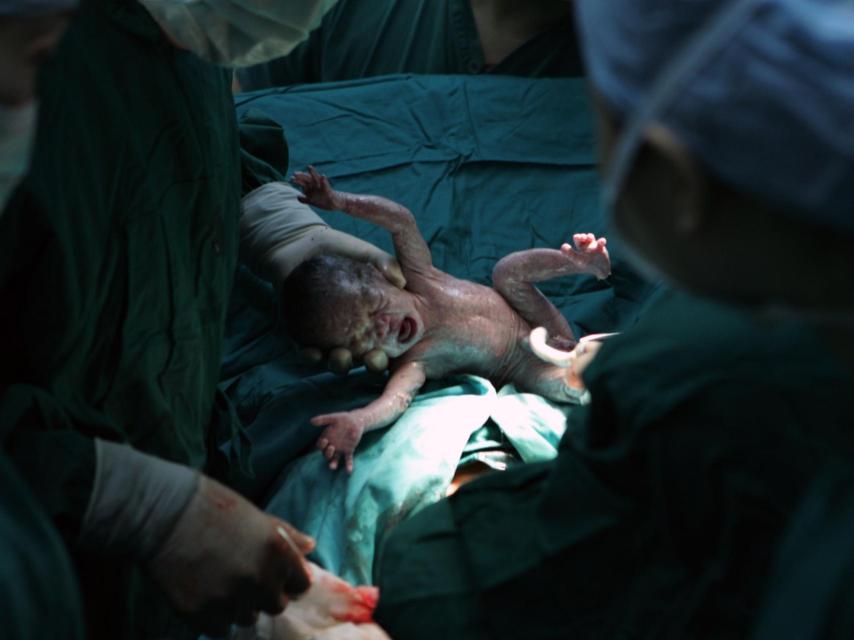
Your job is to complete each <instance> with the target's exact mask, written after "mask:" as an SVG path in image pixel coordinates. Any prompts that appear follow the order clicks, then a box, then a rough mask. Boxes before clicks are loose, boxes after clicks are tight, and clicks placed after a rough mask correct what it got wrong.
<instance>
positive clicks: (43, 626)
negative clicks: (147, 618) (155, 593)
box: [0, 0, 83, 640]
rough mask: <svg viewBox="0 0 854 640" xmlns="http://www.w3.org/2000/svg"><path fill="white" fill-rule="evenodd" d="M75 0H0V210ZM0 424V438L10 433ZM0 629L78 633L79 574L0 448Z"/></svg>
mask: <svg viewBox="0 0 854 640" xmlns="http://www.w3.org/2000/svg"><path fill="white" fill-rule="evenodd" d="M76 4H77V3H76V2H75V1H74V0H4V1H3V2H0V211H2V209H3V207H4V206H5V203H6V200H7V198H8V196H9V194H10V193H11V191H12V190H13V189H14V187H15V185H17V183H18V182H19V181H20V179H21V178H22V177H23V174H24V172H25V171H26V169H27V166H28V164H29V160H30V150H31V147H32V142H33V138H34V136H35V125H36V113H37V109H38V107H37V103H36V101H35V83H36V75H37V73H38V70H39V67H40V66H41V63H42V61H43V60H44V59H45V58H47V57H48V56H49V55H50V54H51V52H52V50H53V48H54V46H55V45H56V42H57V40H58V39H59V38H60V37H61V35H62V32H63V31H64V30H65V28H66V26H67V24H68V19H69V16H70V13H71V11H73V9H74V7H75V5H76ZM8 427H9V425H8V424H5V423H0V442H4V441H5V438H6V435H7V433H8ZM0 487H2V491H0V635H2V636H3V637H4V638H8V639H9V640H25V639H26V640H36V639H37V638H45V637H53V638H59V637H62V638H69V639H70V640H76V639H78V638H83V615H82V608H81V606H80V594H79V591H78V587H77V580H76V578H75V576H74V570H73V568H72V565H71V559H70V558H69V557H68V554H67V552H66V551H65V547H64V545H63V543H62V539H61V538H60V536H59V534H58V532H57V531H56V530H55V528H54V526H53V524H52V523H51V522H50V519H49V518H48V517H47V515H46V514H45V513H44V512H43V510H42V509H41V508H40V506H39V505H38V502H37V500H36V498H35V496H33V494H32V493H31V491H30V489H29V488H28V487H27V485H26V484H25V483H24V482H23V480H22V479H21V477H20V475H19V474H18V473H17V471H16V470H15V468H14V466H13V464H12V462H11V461H10V460H9V458H8V457H7V456H6V455H5V453H4V452H3V451H0Z"/></svg>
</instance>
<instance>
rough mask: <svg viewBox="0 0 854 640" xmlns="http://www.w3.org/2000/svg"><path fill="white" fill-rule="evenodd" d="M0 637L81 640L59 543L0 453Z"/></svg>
mask: <svg viewBox="0 0 854 640" xmlns="http://www.w3.org/2000/svg"><path fill="white" fill-rule="evenodd" d="M0 487H2V488H3V490H2V491H0V637H3V638H6V639H7V640H39V639H40V638H66V639H67V640H82V638H83V610H82V607H81V605H80V593H79V590H78V588H77V579H76V577H75V575H74V570H73V568H72V566H71V559H70V558H69V557H68V553H67V551H66V550H65V545H64V544H63V542H62V539H61V538H60V537H59V534H58V533H57V532H56V530H55V529H54V527H53V525H52V524H51V523H50V521H49V520H48V519H47V517H46V516H45V515H44V513H43V512H42V510H41V509H40V508H39V506H38V504H37V501H36V499H35V497H34V496H33V495H32V494H31V493H30V490H29V489H28V488H27V486H26V485H25V484H24V482H23V481H22V480H21V478H20V476H19V475H18V473H17V471H16V470H15V468H14V467H13V465H12V463H11V462H10V461H9V459H8V458H7V457H6V456H5V455H3V454H2V453H0Z"/></svg>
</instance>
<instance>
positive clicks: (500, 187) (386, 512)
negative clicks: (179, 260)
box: [221, 76, 654, 582]
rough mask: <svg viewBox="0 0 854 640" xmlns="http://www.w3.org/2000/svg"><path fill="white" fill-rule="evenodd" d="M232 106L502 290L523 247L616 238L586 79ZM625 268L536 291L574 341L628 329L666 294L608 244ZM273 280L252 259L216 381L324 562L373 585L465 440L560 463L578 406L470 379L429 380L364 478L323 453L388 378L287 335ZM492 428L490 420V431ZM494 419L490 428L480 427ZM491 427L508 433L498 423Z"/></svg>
mask: <svg viewBox="0 0 854 640" xmlns="http://www.w3.org/2000/svg"><path fill="white" fill-rule="evenodd" d="M235 102H236V107H237V113H238V118H246V117H264V118H269V119H272V120H273V121H275V122H277V123H279V124H281V126H282V128H283V130H284V132H285V135H286V137H287V141H288V147H289V149H288V150H289V157H290V166H289V168H288V172H289V173H292V172H293V171H295V170H299V169H302V168H304V167H305V166H307V165H309V164H312V165H314V166H316V167H317V168H318V169H319V170H320V171H322V172H323V173H325V174H327V175H328V176H329V177H330V179H331V180H332V182H333V184H334V185H335V187H336V188H338V189H341V190H346V191H352V192H360V193H372V194H378V195H382V196H385V197H387V198H390V199H392V200H396V201H398V202H400V203H402V204H404V205H405V206H407V207H408V208H409V209H410V210H411V211H412V212H413V213H414V214H415V216H416V218H417V220H418V224H419V227H420V229H421V231H422V233H423V235H424V237H425V238H426V239H427V241H428V243H429V245H430V247H431V250H432V253H433V260H434V263H435V264H436V266H437V267H438V268H440V269H443V270H445V271H447V272H448V273H451V274H453V275H455V276H457V277H462V278H467V279H470V280H474V281H477V282H480V283H483V284H487V285H488V284H490V276H491V272H492V268H493V266H494V264H495V263H496V262H497V261H498V260H499V259H500V258H501V257H503V256H504V255H506V254H508V253H511V252H513V251H519V250H522V249H529V248H533V247H558V246H559V245H560V244H561V243H562V242H564V241H566V240H568V239H569V238H570V237H571V235H572V234H573V233H575V232H582V231H583V232H592V233H595V234H597V235H599V234H605V233H606V229H605V228H604V224H603V221H602V217H601V215H600V210H599V200H598V178H597V175H596V170H595V160H594V140H593V131H592V116H591V113H590V110H589V105H588V101H587V92H586V89H585V86H584V83H583V81H581V80H577V79H526V78H512V77H501V76H486V77H481V76H477V77H469V76H386V77H380V78H374V79H369V80H357V81H348V82H341V83H330V84H319V85H310V86H304V87H293V88H286V89H275V90H268V91H263V92H256V93H251V94H244V95H239V96H237V97H236V99H235ZM319 213H320V214H321V216H322V217H323V218H324V219H325V220H327V221H328V222H329V223H330V224H331V225H333V226H335V227H336V228H338V229H341V230H343V231H346V232H348V233H352V234H353V235H356V236H358V237H361V238H363V239H365V240H368V241H370V242H373V243H375V244H377V245H378V246H380V247H382V248H384V249H386V250H388V251H392V245H391V241H390V237H389V235H388V233H387V232H386V231H384V230H382V229H379V228H377V227H374V226H371V225H370V224H367V223H365V222H363V221H359V220H354V219H351V218H349V217H346V216H345V215H343V214H340V213H327V212H319ZM609 248H610V249H611V253H612V260H613V275H612V276H611V277H610V278H609V279H608V280H606V281H597V280H596V279H595V278H593V277H587V276H583V277H576V278H563V279H560V280H554V281H551V282H546V283H543V284H542V286H541V289H542V291H543V292H544V293H545V294H546V295H547V296H549V298H550V299H551V300H552V301H553V302H554V303H555V304H556V305H557V306H558V308H560V309H561V311H562V312H563V313H564V314H565V315H566V317H567V318H568V319H569V321H570V324H571V325H572V327H573V330H574V331H575V332H576V333H577V334H578V335H583V334H585V333H592V332H606V331H617V330H620V329H623V328H625V327H626V326H628V325H630V324H632V323H633V322H634V321H635V319H636V317H637V315H638V313H639V311H640V309H641V307H642V305H643V304H644V302H645V301H646V300H647V299H648V298H649V296H650V294H651V293H652V292H653V291H654V287H652V286H651V285H649V284H647V283H645V282H644V281H643V280H642V279H641V278H640V277H638V276H637V275H636V274H635V273H634V272H633V271H631V270H630V269H629V268H628V267H627V266H626V264H625V262H624V261H623V258H622V252H621V249H620V247H619V244H618V243H617V242H614V241H613V240H612V241H611V242H609ZM273 309H274V303H273V295H272V289H271V287H270V285H269V284H268V283H266V282H264V281H262V280H260V279H259V278H257V277H256V276H254V275H253V274H252V273H250V272H249V271H248V269H246V268H245V267H242V268H241V269H240V270H239V271H238V274H237V277H236V281H235V289H234V292H233V296H232V301H231V309H230V314H229V319H228V327H227V335H226V354H225V358H224V361H223V372H222V378H223V379H222V384H221V388H222V389H223V391H225V393H226V395H227V396H228V398H229V399H230V401H231V402H232V403H233V405H234V407H235V410H236V412H237V414H238V416H239V417H240V418H241V420H242V422H243V424H244V425H245V426H246V429H247V432H248V434H249V438H250V439H251V442H252V464H253V469H254V476H253V477H251V478H242V479H239V480H238V481H237V484H238V487H239V488H240V489H241V490H242V491H244V492H245V493H246V494H247V495H249V496H250V497H252V498H253V499H255V500H257V501H258V502H260V503H263V504H265V505H267V507H268V509H269V510H270V511H271V512H273V513H275V514H277V515H279V516H280V517H282V518H284V519H287V520H288V521H290V522H292V523H293V524H295V525H296V526H298V527H301V528H303V529H304V530H306V531H307V532H308V533H309V534H311V535H313V536H315V537H316V538H317V541H318V548H317V551H316V554H315V556H316V557H315V559H316V560H317V561H318V562H320V563H321V564H323V565H324V566H326V567H327V568H329V569H331V570H333V571H334V572H336V573H339V574H341V575H343V576H344V577H345V578H347V579H350V580H352V581H355V582H369V581H370V577H371V569H372V567H371V564H372V561H373V554H374V551H375V548H376V545H377V544H378V543H379V541H380V540H381V539H382V538H383V537H384V536H385V535H386V533H387V532H388V531H389V530H390V529H391V527H392V526H393V525H394V524H395V523H397V522H399V521H400V520H401V519H403V518H405V517H407V516H408V515H409V514H411V513H413V512H415V511H417V510H418V509H419V508H421V507H422V506H425V505H426V504H429V503H431V502H433V501H435V500H437V499H438V498H440V497H441V496H442V495H444V492H445V490H446V488H447V485H448V482H449V481H450V479H451V477H452V476H453V473H454V470H455V468H456V466H457V464H458V462H459V460H460V458H461V456H462V455H464V453H465V450H466V446H467V442H470V443H472V444H470V445H469V446H470V447H472V446H473V447H475V448H476V447H477V446H478V444H477V443H478V442H481V443H482V442H484V441H492V440H495V439H497V440H498V444H500V445H502V446H508V445H509V446H510V447H512V448H513V449H514V450H515V452H516V453H517V454H518V458H519V459H520V460H521V461H524V462H534V461H539V460H544V459H548V458H550V457H552V456H553V455H554V453H555V450H556V445H557V442H558V440H559V439H560V436H561V435H562V434H563V429H564V428H565V421H566V414H567V413H568V412H569V411H571V410H572V409H571V408H570V407H557V406H555V405H552V404H550V403H547V402H546V401H545V400H543V399H542V398H539V397H536V396H532V395H530V394H518V393H516V392H515V390H514V389H513V388H512V387H508V388H505V389H501V390H496V389H494V388H493V387H492V385H491V384H489V383H488V382H487V381H485V380H482V379H479V378H475V377H472V376H463V377H457V378H453V379H449V380H444V381H435V382H432V383H430V385H429V386H428V387H427V389H426V390H425V391H424V392H423V393H422V394H420V395H419V396H418V398H417V399H416V400H415V402H414V403H413V406H412V407H411V408H410V409H409V411H407V413H406V414H405V415H404V416H403V417H402V418H401V419H400V420H399V421H398V423H396V424H395V425H393V426H392V427H390V428H388V429H383V430H380V431H377V432H374V433H370V434H368V435H366V437H365V438H364V440H363V442H362V444H361V445H360V448H359V449H358V450H357V452H356V463H355V472H354V474H353V476H352V477H350V478H348V477H346V475H344V474H343V473H332V472H330V471H329V470H328V469H326V467H325V465H324V464H323V460H322V458H321V456H320V453H319V452H317V451H316V450H314V449H313V445H314V442H315V440H316V438H317V436H318V430H317V429H316V428H315V427H312V426H311V425H310V424H309V422H308V421H309V419H310V418H311V417H312V416H313V415H316V414H318V413H322V412H328V411H334V410H340V409H342V408H347V407H356V406H359V405H361V404H364V403H366V402H368V401H370V400H371V399H373V398H375V397H376V396H377V395H378V394H379V393H380V391H381V389H382V386H383V382H384V380H383V378H382V377H378V376H376V375H373V374H368V373H366V372H365V371H364V370H356V371H354V372H351V374H350V375H348V376H346V377H337V376H333V375H331V374H328V373H325V372H323V371H322V370H320V369H318V368H317V367H316V366H309V365H307V364H306V363H303V362H301V361H300V359H299V356H298V354H297V351H296V348H295V347H294V345H293V344H290V343H289V342H288V341H287V340H286V339H284V338H281V337H280V336H279V335H278V333H277V330H276V328H277V319H276V318H275V316H274V313H273ZM485 430H486V431H485ZM487 431H488V435H487V436H485V435H484V433H486V432H487ZM496 434H497V435H496Z"/></svg>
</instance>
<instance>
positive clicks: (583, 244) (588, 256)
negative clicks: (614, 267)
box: [560, 233, 611, 280]
mask: <svg viewBox="0 0 854 640" xmlns="http://www.w3.org/2000/svg"><path fill="white" fill-rule="evenodd" d="M572 241H573V243H574V244H575V248H573V247H572V246H571V245H569V244H568V243H564V244H563V245H561V247H560V250H561V253H563V254H564V255H565V256H567V257H569V258H572V261H573V262H574V263H575V264H576V265H578V266H579V267H580V268H583V269H584V270H585V271H586V272H588V273H590V274H593V275H594V276H596V277H597V278H599V279H600V280H603V279H604V278H607V277H608V276H609V275H611V257H610V256H609V255H608V248H607V246H606V245H607V244H608V241H607V240H606V239H605V238H596V236H595V235H593V234H592V233H576V234H575V235H573V236H572Z"/></svg>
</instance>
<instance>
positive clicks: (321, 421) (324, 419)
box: [309, 413, 336, 427]
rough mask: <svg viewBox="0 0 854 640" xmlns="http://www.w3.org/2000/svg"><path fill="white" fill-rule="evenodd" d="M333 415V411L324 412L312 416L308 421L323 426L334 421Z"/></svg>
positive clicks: (316, 425)
mask: <svg viewBox="0 0 854 640" xmlns="http://www.w3.org/2000/svg"><path fill="white" fill-rule="evenodd" d="M335 416H336V414H334V413H324V414H323V415H319V416H314V417H313V418H312V419H311V420H309V422H311V424H313V425H314V426H315V427H325V426H326V425H329V424H332V423H333V422H335Z"/></svg>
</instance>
